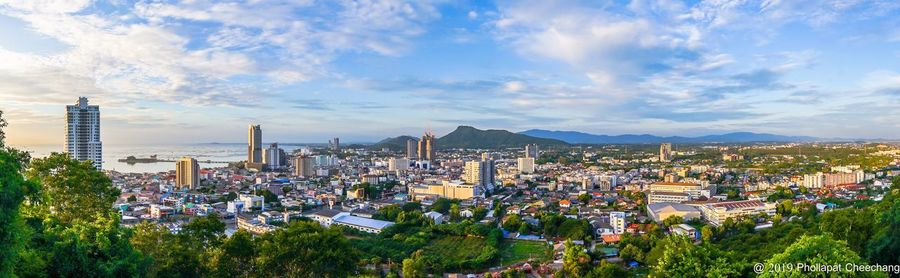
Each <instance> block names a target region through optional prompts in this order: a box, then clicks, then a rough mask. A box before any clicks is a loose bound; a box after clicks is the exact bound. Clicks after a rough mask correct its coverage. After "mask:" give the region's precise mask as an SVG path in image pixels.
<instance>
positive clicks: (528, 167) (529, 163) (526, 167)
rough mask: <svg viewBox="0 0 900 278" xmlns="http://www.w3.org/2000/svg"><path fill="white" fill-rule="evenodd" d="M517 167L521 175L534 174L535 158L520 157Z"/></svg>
mask: <svg viewBox="0 0 900 278" xmlns="http://www.w3.org/2000/svg"><path fill="white" fill-rule="evenodd" d="M517 162H518V163H517V166H518V167H519V173H522V174H531V173H534V157H520V158H519V159H518V160H517Z"/></svg>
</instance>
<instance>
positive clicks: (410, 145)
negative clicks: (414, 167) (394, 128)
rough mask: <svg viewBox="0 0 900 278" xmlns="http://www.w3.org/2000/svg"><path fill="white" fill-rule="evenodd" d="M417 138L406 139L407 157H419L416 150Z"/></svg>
mask: <svg viewBox="0 0 900 278" xmlns="http://www.w3.org/2000/svg"><path fill="white" fill-rule="evenodd" d="M417 143H418V142H416V140H413V139H409V140H406V158H408V159H416V158H417V157H418V152H416V144H417Z"/></svg>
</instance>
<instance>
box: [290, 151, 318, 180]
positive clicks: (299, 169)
mask: <svg viewBox="0 0 900 278" xmlns="http://www.w3.org/2000/svg"><path fill="white" fill-rule="evenodd" d="M313 164H314V162H313V159H312V157H308V156H298V157H295V158H294V175H295V176H300V177H312V176H313V175H315V172H314V169H313Z"/></svg>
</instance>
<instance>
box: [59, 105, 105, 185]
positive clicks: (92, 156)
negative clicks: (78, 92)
mask: <svg viewBox="0 0 900 278" xmlns="http://www.w3.org/2000/svg"><path fill="white" fill-rule="evenodd" d="M66 152H68V153H69V156H70V157H71V158H73V159H75V160H78V161H85V160H90V161H92V162H93V163H94V167H96V168H97V169H102V167H103V143H102V142H100V106H97V105H88V99H87V98H86V97H80V98H78V102H77V103H76V104H75V105H66Z"/></svg>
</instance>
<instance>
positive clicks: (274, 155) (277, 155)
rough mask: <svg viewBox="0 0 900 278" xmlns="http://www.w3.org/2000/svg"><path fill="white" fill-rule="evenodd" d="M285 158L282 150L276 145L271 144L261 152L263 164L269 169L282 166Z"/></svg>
mask: <svg viewBox="0 0 900 278" xmlns="http://www.w3.org/2000/svg"><path fill="white" fill-rule="evenodd" d="M286 156H287V155H286V154H285V153H284V150H283V149H281V148H279V147H278V143H272V144H271V145H269V147H268V148H266V149H264V150H263V163H264V164H266V167H269V169H278V168H281V167H283V166H284V162H285V157H286Z"/></svg>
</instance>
